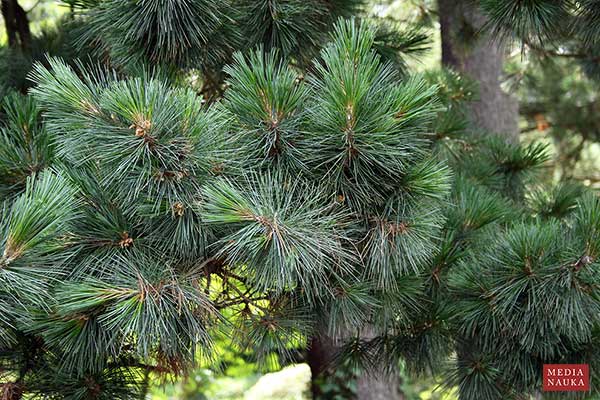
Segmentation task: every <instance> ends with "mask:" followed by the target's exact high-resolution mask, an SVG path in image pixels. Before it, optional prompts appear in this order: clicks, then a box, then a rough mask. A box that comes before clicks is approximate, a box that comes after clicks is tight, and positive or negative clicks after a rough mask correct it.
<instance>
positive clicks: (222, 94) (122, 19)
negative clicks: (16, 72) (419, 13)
mask: <svg viewBox="0 0 600 400" xmlns="http://www.w3.org/2000/svg"><path fill="white" fill-rule="evenodd" d="M226 3H227V4H226V5H223V4H217V2H212V1H205V0H174V1H169V2H164V1H159V0H148V1H141V2H128V1H121V0H108V1H73V2H71V3H70V4H71V6H72V7H73V10H74V17H76V18H75V19H74V20H73V21H72V22H71V24H70V25H69V27H68V30H69V32H71V34H74V36H75V37H77V40H75V41H74V42H76V43H74V42H73V45H74V46H77V47H76V48H77V49H78V51H79V54H81V55H84V54H85V55H89V57H88V58H82V61H77V60H75V59H74V58H72V57H68V56H66V55H64V54H63V57H52V56H50V57H47V58H44V59H39V60H37V62H35V64H34V67H33V69H32V71H31V72H30V73H29V75H28V76H29V79H30V84H31V88H30V89H29V90H28V92H27V94H26V95H25V94H18V93H11V94H9V95H6V96H5V97H4V98H3V103H2V116H1V118H2V128H1V130H0V200H1V201H2V213H1V215H0V394H1V395H2V398H3V399H7V400H12V399H20V398H41V399H42V398H52V399H54V398H56V399H135V398H144V396H145V393H146V391H147V387H148V379H149V376H150V375H153V376H157V377H161V378H165V377H171V376H174V375H181V374H185V373H187V372H188V371H189V370H190V369H191V368H192V367H194V366H196V365H198V364H202V365H208V366H214V368H217V364H218V361H219V360H218V358H219V354H218V352H217V351H216V349H215V344H214V343H215V340H216V339H217V338H221V337H223V336H224V335H225V336H227V337H228V338H229V339H230V340H231V346H232V347H234V348H235V349H236V350H239V351H249V352H251V354H252V355H253V356H254V357H255V358H256V359H257V360H258V361H259V362H260V363H261V364H262V365H267V366H277V365H281V364H284V363H286V362H288V361H290V360H291V359H294V358H295V357H297V355H298V354H297V353H298V352H306V351H311V345H312V344H314V339H315V338H317V339H319V340H322V341H323V342H325V341H324V340H323V339H324V338H327V343H329V346H330V349H329V350H328V354H327V360H326V361H327V363H326V364H327V365H326V366H324V367H323V368H322V369H321V370H320V371H318V372H319V373H320V374H322V375H323V376H324V377H325V378H326V377H327V375H328V374H329V373H330V372H331V369H337V368H339V369H342V368H348V369H350V371H351V373H352V374H353V375H354V376H353V378H358V377H360V376H366V375H368V374H374V375H378V376H386V375H389V376H392V375H394V374H397V367H398V365H399V363H400V362H402V363H403V365H405V366H406V367H407V368H408V370H409V371H410V372H411V373H414V374H436V375H439V376H441V377H442V378H441V379H442V380H443V385H444V386H445V387H448V388H452V387H458V392H459V396H460V399H461V400H464V399H478V400H479V399H483V400H488V399H489V400H493V399H523V398H527V396H529V395H535V394H537V393H538V392H539V390H540V387H541V379H542V373H541V368H542V364H544V363H589V364H591V371H592V373H593V374H597V373H598V372H597V371H600V364H599V363H600V355H599V354H598V350H599V349H600V343H599V342H600V291H599V285H600V274H599V273H598V265H599V264H598V258H599V257H600V199H599V198H598V197H597V196H596V194H594V193H592V192H590V191H588V190H587V189H584V188H583V187H581V186H578V185H577V184H574V183H572V182H561V183H559V184H554V183H552V182H546V181H545V180H544V179H543V173H544V169H543V167H544V164H545V163H546V162H547V160H548V158H549V156H548V152H547V150H546V148H545V147H544V145H541V144H538V143H530V144H522V145H521V144H516V143H507V142H506V141H504V140H502V138H498V137H496V136H489V135H486V132H481V131H480V130H477V129H473V128H472V127H471V126H470V125H469V124H468V121H467V112H466V109H465V107H466V106H467V105H468V104H469V102H471V101H473V100H476V98H477V85H476V84H475V83H474V82H472V81H470V80H469V79H468V78H465V77H461V76H460V75H459V74H457V73H456V72H453V71H449V70H445V71H437V72H431V73H427V74H425V75H416V74H412V73H411V72H410V71H409V68H408V66H407V63H406V60H407V57H409V56H411V55H419V54H421V53H422V51H423V50H424V46H425V45H426V43H427V40H428V38H427V35H424V34H422V33H421V32H419V31H417V30H415V29H414V28H413V27H409V28H407V29H405V30H403V31H397V30H395V28H396V25H395V24H378V23H377V21H372V20H369V19H368V18H364V19H359V18H353V17H350V16H352V15H354V14H357V13H359V12H360V7H361V3H362V2H357V1H340V0H338V1H321V0H308V1H307V0H304V1H296V0H288V1H283V0H277V1H275V0H254V1H240V0H231V1H227V2H226ZM596 8H598V4H597V2H593V1H587V2H577V3H571V2H567V1H547V0H545V1H520V2H514V1H504V0H503V1H481V10H482V11H483V12H485V13H486V15H487V16H488V24H487V25H486V29H491V30H492V32H497V33H500V34H501V35H502V36H506V35H513V37H516V38H518V39H519V40H520V43H521V44H522V45H524V46H529V48H531V49H532V51H534V52H537V53H538V54H543V55H545V56H551V55H553V54H554V55H556V54H559V53H560V54H563V55H564V54H566V53H567V52H571V51H573V52H575V51H576V52H578V53H577V54H580V53H579V52H581V54H580V55H581V57H579V56H577V57H576V58H578V59H580V60H581V61H587V62H589V61H593V58H590V57H595V56H593V55H590V54H593V49H594V46H595V43H594V39H595V36H596V35H595V30H597V29H598V26H600V22H599V20H598V18H597V17H598V15H597V14H598V13H600V11H599V10H600V9H599V10H596ZM338 17H339V18H338ZM345 17H349V18H345ZM561 19H564V20H566V21H573V22H572V23H571V22H569V24H566V25H563V26H562V28H564V29H570V33H565V32H562V29H561V30H558V29H556V28H555V26H556V22H557V21H559V20H561ZM582 21H584V22H582ZM597 25H598V26H597ZM71 30H72V31H71ZM565 49H567V50H565ZM57 53H60V52H57ZM571 56H573V54H571ZM27 57H28V61H29V62H34V61H36V59H37V58H38V57H37V55H36V54H33V53H30V54H28V55H27ZM195 79H198V80H199V81H200V83H198V82H196V81H195ZM24 89H25V88H24ZM203 96H204V97H203ZM313 372H314V371H313ZM315 378H316V377H315ZM595 379H598V377H597V375H594V376H593V377H592V386H593V390H592V393H591V394H590V393H582V394H581V395H580V397H581V398H584V397H586V396H588V397H589V396H591V395H592V394H594V393H596V392H597V385H596V384H595V382H594V380H595ZM315 395H318V392H315ZM321 395H322V398H328V397H327V396H328V395H327V394H324V393H321Z"/></svg>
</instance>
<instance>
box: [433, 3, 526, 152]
mask: <svg viewBox="0 0 600 400" xmlns="http://www.w3.org/2000/svg"><path fill="white" fill-rule="evenodd" d="M438 9H439V15H440V26H441V34H442V64H443V65H444V66H445V67H450V68H453V69H454V70H456V71H457V72H460V73H462V74H464V75H466V76H469V77H470V78H471V79H473V80H475V81H476V82H477V83H478V84H479V97H478V99H477V100H476V101H473V102H472V103H471V104H470V105H469V114H470V115H469V117H470V119H471V123H472V125H473V127H474V128H478V129H483V130H485V131H486V132H488V133H492V134H496V135H500V136H502V137H504V138H505V139H506V140H507V141H509V142H513V143H516V142H518V141H519V127H518V112H519V110H518V102H517V100H516V99H515V98H513V97H511V96H509V95H508V94H507V93H505V92H504V91H503V90H502V88H501V87H500V82H501V81H500V79H501V76H502V68H503V65H504V57H505V53H506V46H504V45H503V44H502V43H501V42H500V41H499V40H498V39H494V38H491V37H490V36H489V35H488V34H487V33H486V32H485V31H482V29H481V28H482V27H483V25H484V24H485V21H486V19H485V17H484V16H483V15H482V14H481V12H480V11H479V10H478V8H477V5H476V4H474V3H473V2H472V1H471V0H438Z"/></svg>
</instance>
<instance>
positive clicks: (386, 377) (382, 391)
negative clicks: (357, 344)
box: [307, 327, 404, 400]
mask: <svg viewBox="0 0 600 400" xmlns="http://www.w3.org/2000/svg"><path fill="white" fill-rule="evenodd" d="M361 337H362V338H363V339H365V340H370V339H373V338H374V337H375V334H374V333H373V331H372V330H369V328H368V327H366V328H364V329H363V330H362V332H361ZM343 341H344V339H343V338H337V340H335V339H332V338H331V337H329V336H328V335H327V331H326V329H325V328H323V329H319V331H318V332H317V333H316V334H315V336H314V337H313V338H312V339H311V344H310V346H309V349H308V355H307V361H308V365H309V366H310V369H311V374H312V382H311V392H312V396H313V399H322V398H323V397H322V396H321V393H320V390H319V387H318V386H317V385H315V382H314V379H315V378H317V377H318V376H319V375H320V374H323V373H327V372H328V371H327V369H328V367H329V366H330V365H331V360H332V358H333V357H334V354H335V352H336V351H337V348H338V346H339V345H340V343H342V342H343ZM382 370H383V368H382ZM356 383H357V392H356V399H355V400H403V399H404V395H403V393H402V392H401V390H400V383H401V382H400V375H399V374H385V373H383V372H382V371H381V372H380V371H370V373H362V374H361V375H360V376H358V377H357V382H356ZM348 400H352V399H348Z"/></svg>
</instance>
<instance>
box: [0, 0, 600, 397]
mask: <svg viewBox="0 0 600 400" xmlns="http://www.w3.org/2000/svg"><path fill="white" fill-rule="evenodd" d="M20 4H21V6H22V7H23V8H24V9H25V10H26V12H27V16H28V19H29V22H30V28H31V33H32V42H31V51H30V53H29V54H26V55H25V54H22V53H17V52H14V50H12V49H10V48H9V47H8V46H7V37H6V33H5V30H4V29H3V28H2V29H0V98H1V97H4V95H5V94H6V93H8V91H10V90H11V89H10V88H15V87H17V88H21V89H22V90H26V89H27V88H28V87H29V86H30V83H29V82H28V81H27V78H26V75H27V73H28V72H29V70H30V68H31V65H32V64H33V63H34V62H35V61H43V60H44V57H45V54H50V55H53V56H60V57H63V58H64V59H66V60H72V59H74V57H75V56H74V48H75V46H74V45H73V44H74V41H75V40H76V39H77V37H76V33H75V32H76V28H77V27H76V26H74V24H72V23H67V22H69V21H68V19H69V7H68V6H66V5H64V4H62V3H59V2H57V1H54V0H21V1H20ZM367 12H368V13H369V14H371V16H372V17H374V18H375V17H376V18H380V19H384V20H387V21H388V22H389V23H390V24H401V25H404V26H413V27H415V28H418V29H419V30H420V32H425V33H426V35H427V38H428V40H427V42H426V43H423V50H424V51H422V52H420V54H419V55H418V56H417V57H412V58H410V59H407V60H406V63H407V64H408V65H407V67H408V68H410V69H412V70H416V71H428V70H435V69H438V68H439V66H440V61H441V51H440V29H439V21H438V15H437V11H436V7H435V1H432V0H425V1H423V0H389V1H378V0H372V1H371V4H370V6H369V8H368V10H367ZM0 18H1V17H0ZM0 22H1V19H0ZM10 52H13V53H10ZM78 54H79V56H81V53H78ZM87 56H88V57H89V58H93V57H94V56H93V55H91V54H90V55H87ZM506 69H507V71H506V80H505V82H504V84H505V86H506V89H507V90H508V91H510V92H512V93H514V94H516V95H517V97H518V99H519V107H520V129H521V141H522V142H524V143H527V142H533V141H534V140H535V141H543V142H545V143H547V144H548V145H549V147H548V149H549V151H550V152H551V154H552V162H550V163H547V164H546V166H545V168H547V174H546V175H547V176H548V177H549V178H550V179H551V180H553V181H555V182H558V181H561V180H565V179H570V178H573V179H575V180H577V181H580V182H581V183H582V184H583V185H585V186H591V187H600V118H598V117H597V116H598V115H600V99H599V98H598V96H599V93H600V87H599V83H598V82H600V80H598V79H597V78H598V76H597V75H599V74H600V72H599V71H598V70H596V69H594V68H591V67H590V66H589V65H586V64H584V63H581V62H579V61H578V60H577V59H571V58H561V57H547V56H546V55H545V54H536V53H535V51H529V52H526V53H525V52H524V51H522V49H521V48H520V47H518V46H515V47H514V48H513V49H512V53H511V56H510V58H509V62H508V65H507V68H506ZM188 80H189V82H188V83H190V84H191V85H192V86H194V85H198V88H200V86H201V85H200V83H198V82H196V80H197V76H195V75H194V73H193V72H192V73H190V75H189V76H188ZM217 354H218V358H219V360H220V366H219V368H214V366H213V367H212V369H209V368H208V366H207V365H204V366H203V365H201V366H199V367H198V368H197V369H196V370H195V371H194V372H192V373H191V374H190V375H189V376H187V377H185V378H183V379H182V378H177V379H175V378H172V379H169V378H168V377H167V378H165V377H164V376H161V377H160V378H158V377H156V378H155V379H161V380H162V379H167V382H166V384H165V385H153V387H152V389H151V391H150V397H151V399H155V400H167V399H181V400H217V399H218V400H258V399H263V400H302V399H308V398H309V396H308V390H309V382H310V370H309V368H308V366H307V365H306V364H290V365H277V364H275V365H271V366H270V367H269V369H265V368H264V366H263V367H259V365H258V364H257V363H256V362H255V361H254V357H253V355H252V354H250V353H249V352H240V351H235V350H234V349H232V347H231V345H230V341H229V339H228V337H227V335H226V334H224V335H223V337H222V338H221V339H220V340H219V341H218V342H217ZM352 373H353V372H352V371H349V370H348V369H343V368H340V369H339V370H338V371H337V372H336V377H335V378H336V379H338V380H339V382H340V385H337V386H336V383H335V380H333V381H328V382H326V383H323V388H322V391H323V393H328V394H329V396H330V398H331V399H332V400H336V399H344V398H346V397H345V396H344V394H343V393H342V391H343V390H352V388H351V387H350V388H349V387H348V385H347V382H348V381H351V379H349V378H351V376H352ZM401 373H402V380H401V382H402V391H403V393H404V396H405V399H406V400H418V399H420V400H451V399H456V398H457V397H456V395H455V393H453V391H452V390H450V391H441V390H437V389H438V382H437V381H436V379H434V378H423V379H418V380H413V379H412V378H410V377H409V375H408V374H407V373H405V372H403V370H402V368H401ZM157 383H158V382H157ZM160 383H161V384H162V383H164V382H160Z"/></svg>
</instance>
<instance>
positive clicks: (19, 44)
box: [1, 0, 31, 51]
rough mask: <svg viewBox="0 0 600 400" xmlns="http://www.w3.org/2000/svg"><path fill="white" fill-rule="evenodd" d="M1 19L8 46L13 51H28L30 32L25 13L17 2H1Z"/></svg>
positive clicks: (12, 0) (9, 0)
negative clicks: (17, 49) (2, 19)
mask: <svg viewBox="0 0 600 400" xmlns="http://www.w3.org/2000/svg"><path fill="white" fill-rule="evenodd" d="M1 9H2V17H3V18H4V25H5V27H6V36H7V37H8V45H9V46H10V47H12V48H14V49H16V48H20V49H21V50H23V51H29V50H30V48H31V31H30V30H29V19H28V18H27V12H26V11H25V10H24V9H23V7H21V6H20V5H19V3H17V0H2V6H1Z"/></svg>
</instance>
